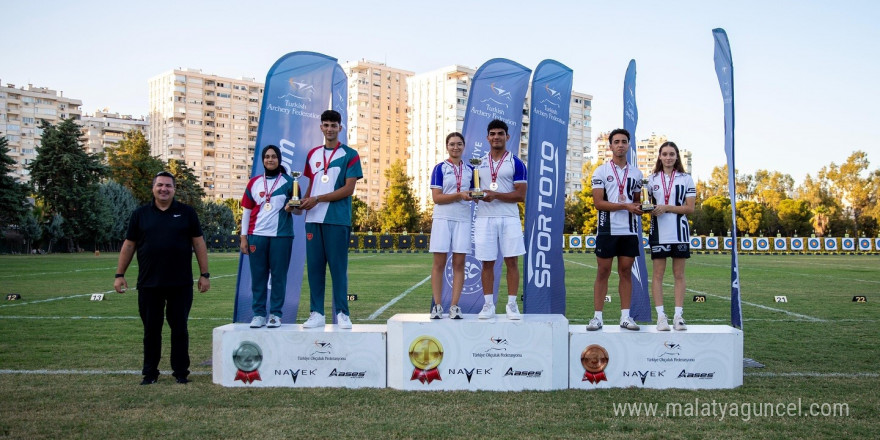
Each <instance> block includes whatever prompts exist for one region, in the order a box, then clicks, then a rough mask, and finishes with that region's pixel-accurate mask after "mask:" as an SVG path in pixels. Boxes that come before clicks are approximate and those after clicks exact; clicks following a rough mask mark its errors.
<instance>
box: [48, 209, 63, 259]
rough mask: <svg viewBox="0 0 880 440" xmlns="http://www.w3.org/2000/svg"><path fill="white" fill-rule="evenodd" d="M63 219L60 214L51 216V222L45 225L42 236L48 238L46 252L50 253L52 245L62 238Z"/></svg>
mask: <svg viewBox="0 0 880 440" xmlns="http://www.w3.org/2000/svg"><path fill="white" fill-rule="evenodd" d="M64 223H65V222H64V217H62V216H61V214H57V213H56V214H55V215H53V216H52V221H51V222H49V223H48V224H47V225H46V229H45V232H44V235H46V237H48V238H49V248H48V249H47V252H49V253H51V252H52V245H54V244H55V243H57V242H58V241H59V240H61V239H62V238H64Z"/></svg>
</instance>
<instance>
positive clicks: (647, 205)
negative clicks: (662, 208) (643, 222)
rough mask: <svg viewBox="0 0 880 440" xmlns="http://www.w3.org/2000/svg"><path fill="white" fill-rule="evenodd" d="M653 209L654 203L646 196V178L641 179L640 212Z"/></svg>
mask: <svg viewBox="0 0 880 440" xmlns="http://www.w3.org/2000/svg"><path fill="white" fill-rule="evenodd" d="M653 210H654V204H653V203H651V198H650V197H649V196H648V179H642V212H651V211H653Z"/></svg>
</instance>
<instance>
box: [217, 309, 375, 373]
mask: <svg viewBox="0 0 880 440" xmlns="http://www.w3.org/2000/svg"><path fill="white" fill-rule="evenodd" d="M385 333H386V326H385V325H372V324H370V325H364V324H355V325H354V326H353V328H352V329H351V330H341V329H337V328H336V326H335V325H327V326H325V327H324V328H317V329H303V328H302V325H300V324H286V325H282V326H281V327H279V328H273V329H269V328H265V327H263V328H260V329H252V328H250V327H249V326H248V324H227V325H224V326H221V327H217V328H215V329H214V332H213V340H214V341H213V344H214V352H213V363H214V366H213V381H214V383H216V384H219V385H223V386H227V387H294V388H300V387H345V388H365V387H374V388H385V387H386V384H387V377H386V374H387V368H386V364H385V360H386V341H385Z"/></svg>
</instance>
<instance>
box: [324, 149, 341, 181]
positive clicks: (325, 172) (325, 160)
mask: <svg viewBox="0 0 880 440" xmlns="http://www.w3.org/2000/svg"><path fill="white" fill-rule="evenodd" d="M340 145H342V142H337V143H336V146H335V147H333V152H332V153H330V159H331V160H332V159H333V155H334V154H336V150H338V149H339V146H340ZM321 154H322V155H323V156H324V171H323V172H324V175H325V176H326V175H327V164H328V162H330V160H327V149H326V148H325V149H324V151H321ZM328 178H329V176H328Z"/></svg>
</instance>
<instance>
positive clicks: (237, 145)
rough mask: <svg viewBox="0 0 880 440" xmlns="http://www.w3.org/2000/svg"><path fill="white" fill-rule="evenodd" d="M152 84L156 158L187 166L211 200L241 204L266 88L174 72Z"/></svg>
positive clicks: (152, 134)
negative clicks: (179, 162) (182, 162)
mask: <svg viewBox="0 0 880 440" xmlns="http://www.w3.org/2000/svg"><path fill="white" fill-rule="evenodd" d="M149 84H150V113H149V123H150V129H149V138H150V146H151V151H152V154H153V155H155V156H158V157H159V158H160V159H162V160H166V161H167V160H170V159H176V160H182V161H184V162H185V163H186V165H187V166H189V167H190V168H192V169H193V170H194V171H195V174H196V176H197V177H198V178H199V182H200V183H201V184H202V187H203V189H204V190H205V194H206V196H207V197H209V198H214V199H226V198H238V197H241V194H243V193H244V189H245V186H247V182H248V180H249V178H250V174H251V161H252V160H253V156H254V149H255V144H256V140H257V128H258V126H259V116H260V104H261V102H262V97H263V83H260V82H256V81H255V80H254V79H253V78H229V77H222V76H217V75H210V74H205V73H202V71H201V70H200V69H185V70H182V69H175V70H171V71H168V72H165V73H163V74H161V75H158V76H155V77H153V78H151V79H150V80H149Z"/></svg>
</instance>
